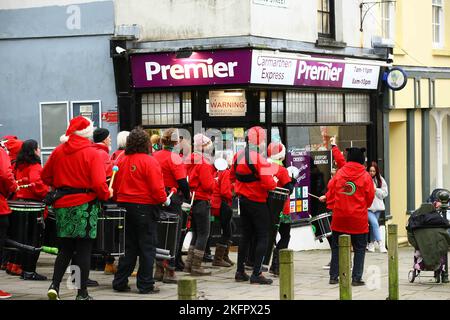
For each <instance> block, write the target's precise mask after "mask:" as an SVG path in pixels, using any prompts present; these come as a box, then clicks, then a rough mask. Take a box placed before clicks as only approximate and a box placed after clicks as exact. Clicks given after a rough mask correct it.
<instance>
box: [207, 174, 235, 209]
mask: <svg viewBox="0 0 450 320" xmlns="http://www.w3.org/2000/svg"><path fill="white" fill-rule="evenodd" d="M232 198H233V193H232V185H231V180H230V170H229V169H226V170H222V171H217V173H216V178H215V179H214V191H213V195H212V199H211V214H212V215H213V216H215V217H218V216H220V207H221V205H222V201H225V202H226V203H227V204H228V205H229V206H230V207H231V201H232Z"/></svg>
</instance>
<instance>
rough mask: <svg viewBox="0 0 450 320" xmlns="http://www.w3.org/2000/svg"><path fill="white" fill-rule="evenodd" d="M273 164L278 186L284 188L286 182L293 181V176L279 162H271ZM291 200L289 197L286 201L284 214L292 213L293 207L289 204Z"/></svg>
mask: <svg viewBox="0 0 450 320" xmlns="http://www.w3.org/2000/svg"><path fill="white" fill-rule="evenodd" d="M271 166H272V168H273V170H274V175H275V177H277V178H278V182H277V187H279V188H283V187H284V186H285V185H286V184H288V183H289V182H291V181H292V179H291V177H289V172H288V171H287V169H286V168H285V167H283V166H280V165H279V164H277V163H271ZM290 201H291V200H290V199H289V198H288V199H287V200H286V202H285V203H284V208H283V214H286V215H289V214H291V208H290V205H289V203H290Z"/></svg>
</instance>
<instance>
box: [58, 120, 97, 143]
mask: <svg viewBox="0 0 450 320" xmlns="http://www.w3.org/2000/svg"><path fill="white" fill-rule="evenodd" d="M93 133H94V123H93V122H92V121H91V120H90V119H88V118H86V117H83V116H78V117H75V118H73V119H72V120H70V123H69V127H68V128H67V130H66V134H64V135H62V136H61V137H60V138H59V140H60V141H61V142H63V143H64V142H67V141H68V140H69V137H70V135H72V134H75V135H77V136H80V137H83V138H90V137H92V135H93Z"/></svg>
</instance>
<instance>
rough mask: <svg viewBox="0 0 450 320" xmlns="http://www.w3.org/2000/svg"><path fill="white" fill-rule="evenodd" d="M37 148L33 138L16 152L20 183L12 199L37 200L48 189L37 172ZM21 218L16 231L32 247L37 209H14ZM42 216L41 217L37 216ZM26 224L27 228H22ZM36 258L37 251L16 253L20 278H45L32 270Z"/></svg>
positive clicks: (38, 233)
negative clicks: (19, 267)
mask: <svg viewBox="0 0 450 320" xmlns="http://www.w3.org/2000/svg"><path fill="white" fill-rule="evenodd" d="M40 155H41V150H40V149H39V146H38V143H37V141H35V140H26V141H24V143H23V145H22V149H20V152H19V154H18V155H17V161H16V164H15V171H14V174H15V177H16V180H17V181H18V182H19V184H20V189H19V190H18V191H17V192H16V194H15V199H22V200H26V201H34V202H41V201H42V200H43V199H44V198H45V196H46V195H47V193H48V191H49V187H48V186H47V185H46V184H45V183H44V182H43V181H42V179H41V173H42V166H41V159H40ZM18 215H20V216H21V217H23V218H24V220H22V219H19V220H21V221H22V223H21V224H19V225H18V227H19V228H21V230H16V234H17V235H22V237H23V238H22V240H26V242H22V243H24V244H27V245H31V246H33V247H40V246H41V241H40V239H41V237H42V233H43V231H44V230H43V227H42V226H43V224H42V223H37V221H38V217H39V215H38V212H36V211H29V212H26V214H24V213H23V212H22V213H18ZM41 218H42V217H41ZM25 226H27V228H28V229H27V230H26V229H25ZM38 259H39V252H36V253H34V252H23V253H22V254H20V264H21V265H22V269H23V272H22V275H21V278H22V279H24V280H47V277H45V276H43V275H40V274H38V273H37V272H36V264H37V261H38Z"/></svg>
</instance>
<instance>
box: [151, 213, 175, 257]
mask: <svg viewBox="0 0 450 320" xmlns="http://www.w3.org/2000/svg"><path fill="white" fill-rule="evenodd" d="M180 228H181V221H180V216H179V215H178V214H176V213H171V212H168V211H164V210H161V211H160V216H159V221H158V244H157V247H158V248H159V249H164V250H169V251H170V256H171V257H175V254H176V250H177V245H178V238H179V231H180V230H179V229H180Z"/></svg>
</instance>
